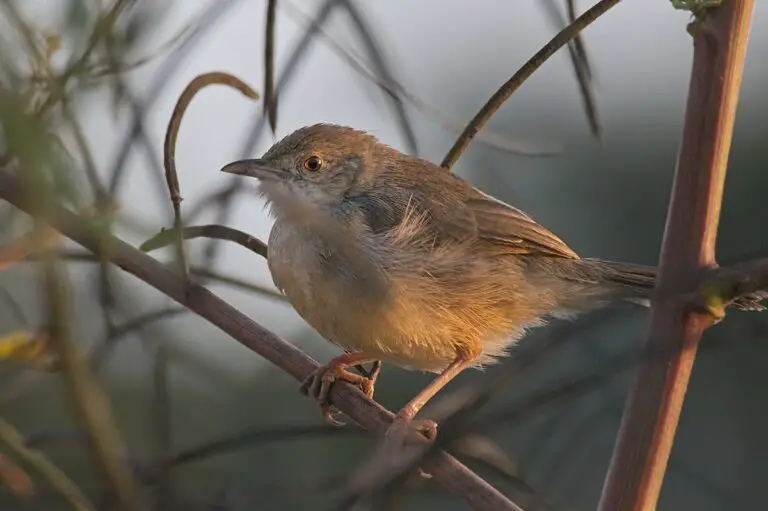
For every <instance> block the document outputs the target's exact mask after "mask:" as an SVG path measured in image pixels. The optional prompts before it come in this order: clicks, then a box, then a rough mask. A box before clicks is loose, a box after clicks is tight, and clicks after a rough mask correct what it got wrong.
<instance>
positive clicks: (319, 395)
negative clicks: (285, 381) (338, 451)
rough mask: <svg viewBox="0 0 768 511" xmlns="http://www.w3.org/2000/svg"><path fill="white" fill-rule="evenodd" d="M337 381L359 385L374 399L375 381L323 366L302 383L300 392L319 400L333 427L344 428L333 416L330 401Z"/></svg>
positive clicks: (324, 414)
mask: <svg viewBox="0 0 768 511" xmlns="http://www.w3.org/2000/svg"><path fill="white" fill-rule="evenodd" d="M337 380H342V381H346V382H348V383H351V384H353V385H357V386H358V387H360V389H361V390H362V391H363V393H365V395H366V396H368V397H369V398H372V397H373V391H374V384H375V381H374V380H371V379H369V378H366V377H365V376H361V375H359V374H355V373H351V372H349V371H347V370H346V369H344V368H343V367H339V366H335V367H333V366H332V367H328V366H322V367H319V368H317V369H316V370H315V371H314V372H313V373H312V374H310V375H309V376H307V378H306V379H305V380H304V381H303V382H302V384H301V386H300V387H299V392H301V393H302V394H304V395H306V396H309V397H313V398H315V399H317V401H318V404H319V405H320V410H321V411H322V413H323V417H324V419H325V421H326V422H327V423H329V424H331V425H332V426H343V425H344V423H343V422H340V421H338V420H337V419H336V418H335V417H334V416H333V415H334V411H333V408H332V406H331V402H330V400H329V394H330V391H331V386H332V385H333V384H334V382H336V381H337Z"/></svg>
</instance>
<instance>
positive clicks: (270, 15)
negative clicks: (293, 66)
mask: <svg viewBox="0 0 768 511" xmlns="http://www.w3.org/2000/svg"><path fill="white" fill-rule="evenodd" d="M276 15H277V0H268V2H267V22H266V23H267V26H266V29H265V30H264V38H265V41H264V111H265V112H266V114H267V116H268V118H269V128H270V129H271V130H272V133H275V131H276V130H277V95H276V93H275V18H276Z"/></svg>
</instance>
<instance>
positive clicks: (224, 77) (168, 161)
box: [163, 71, 259, 275]
mask: <svg viewBox="0 0 768 511" xmlns="http://www.w3.org/2000/svg"><path fill="white" fill-rule="evenodd" d="M216 84H218V85H226V86H228V87H232V88H233V89H236V90H238V91H240V92H241V93H242V94H243V95H244V96H246V97H248V98H251V99H254V100H256V99H259V95H258V93H256V91H255V90H253V89H252V88H251V87H250V86H249V85H248V84H246V83H245V82H243V81H242V80H241V79H240V78H237V77H236V76H233V75H231V74H229V73H224V72H220V71H214V72H210V73H204V74H201V75H198V76H196V77H195V78H194V79H193V80H192V81H191V82H189V84H188V85H187V86H186V87H185V88H184V90H183V91H182V93H181V95H180V96H179V99H178V101H177V102H176V106H175V107H174V109H173V113H172V114H171V119H170V120H169V121H168V129H167V130H166V132H165V143H164V144H163V166H164V167H165V181H166V184H167V185H168V192H169V193H170V195H171V204H172V206H173V226H174V232H176V233H177V234H178V237H177V239H176V250H177V252H176V255H177V259H178V263H179V266H180V267H181V271H182V273H183V274H184V275H186V274H187V272H188V271H189V265H188V263H187V257H186V254H185V252H184V238H183V236H181V233H182V230H181V229H182V225H181V201H182V197H181V189H180V186H179V175H178V172H177V171H176V139H177V138H178V136H179V128H180V127H181V121H182V119H183V118H184V113H185V112H186V111H187V107H188V106H189V104H190V102H191V101H192V99H193V98H194V97H195V95H196V94H197V93H198V92H200V91H201V90H202V89H204V88H205V87H207V86H209V85H216Z"/></svg>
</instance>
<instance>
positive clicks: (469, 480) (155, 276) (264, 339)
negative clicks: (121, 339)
mask: <svg viewBox="0 0 768 511" xmlns="http://www.w3.org/2000/svg"><path fill="white" fill-rule="evenodd" d="M0 198H3V199H5V200H7V201H8V202H10V203H11V204H13V205H15V206H16V207H18V208H19V209H22V210H24V211H26V212H27V213H33V209H32V208H31V207H30V204H29V203H28V200H27V197H26V194H25V193H24V189H23V186H22V185H21V182H20V180H19V179H17V178H15V177H14V176H12V175H10V174H9V173H8V172H6V171H0ZM49 211H50V212H51V213H52V214H51V222H52V223H53V226H54V227H55V228H56V229H58V230H59V231H60V232H61V233H62V234H64V235H65V236H67V237H69V238H70V239H72V240H73V241H75V242H77V243H79V244H80V245H82V246H83V247H85V248H87V249H88V250H91V251H93V250H97V249H98V247H99V246H100V245H99V244H100V241H99V238H98V235H97V234H96V233H94V232H93V231H92V230H91V229H90V228H89V227H88V222H87V221H86V220H85V219H83V218H82V217H80V216H79V215H76V214H74V213H72V212H70V211H69V210H67V209H65V208H63V207H60V206H56V205H49ZM109 243H110V246H111V248H112V250H110V253H109V256H110V260H111V261H112V263H113V264H115V265H117V266H118V267H120V268H122V269H123V270H125V271H126V272H128V273H131V274H132V275H134V276H136V277H138V278H139V279H141V280H143V281H144V282H146V283H147V284H149V285H151V286H152V287H154V288H155V289H157V290H158V291H160V292H162V293H164V294H166V295H167V296H168V297H170V298H172V299H173V300H175V301H176V302H178V303H179V304H181V305H183V306H185V307H187V308H189V309H190V310H191V311H193V312H194V313H196V314H198V315H199V316H201V317H202V318H204V319H206V320H208V321H209V322H210V323H212V324H213V325H215V326H217V327H218V328H220V329H221V330H222V331H224V332H225V333H227V334H228V335H230V336H231V337H232V338H234V339H235V340H237V341H239V342H240V343H242V344H243V345H244V346H246V347H247V348H249V349H251V350H252V351H254V352H256V353H257V354H259V355H261V356H262V357H264V358H266V359H267V360H269V361H270V362H272V363H273V364H275V365H276V366H278V367H279V368H281V369H282V370H283V371H285V372H287V373H288V374H290V375H291V376H292V377H293V378H295V379H297V380H299V381H302V380H304V379H305V378H306V377H307V376H308V375H309V374H310V373H312V372H313V371H314V370H315V369H317V367H318V363H317V362H316V361H315V360H313V359H312V358H310V357H309V356H307V355H306V354H305V353H304V352H302V351H301V350H299V349H298V348H297V347H295V346H293V345H292V344H289V343H288V342H286V341H284V340H282V339H280V338H279V337H277V336H276V335H274V334H273V333H271V332H269V331H268V330H265V329H264V328H263V327H261V326H260V325H258V324H256V323H255V322H254V321H252V320H251V319H249V318H248V317H247V316H245V315H244V314H242V313H241V312H240V311H238V310H237V309H235V308H234V307H232V306H231V305H229V304H227V303H226V302H224V301H223V300H221V299H220V298H218V297H217V296H216V295H214V294H213V293H211V292H210V291H208V290H207V289H205V288H204V287H202V286H200V285H197V284H194V283H192V284H187V285H185V283H184V281H183V280H182V279H181V278H180V277H179V276H178V275H176V274H175V273H174V272H172V271H170V270H169V269H168V268H166V267H165V266H164V265H162V264H161V263H159V262H157V261H155V260H154V259H152V258H151V257H149V256H148V255H146V254H144V253H142V252H140V251H139V250H137V249H135V248H133V247H131V246H130V245H128V244H127V243H125V242H123V241H121V240H119V239H117V238H115V237H110V240H109ZM331 400H332V402H333V403H334V406H336V407H338V408H339V409H340V410H341V411H342V412H344V413H345V414H346V415H347V416H349V417H350V418H351V419H352V420H354V421H355V422H356V423H358V424H359V425H360V426H361V427H363V428H364V429H366V430H369V431H372V432H375V433H377V434H382V435H383V434H384V432H385V431H386V429H387V428H388V427H389V425H390V424H391V422H392V417H393V415H392V413H391V412H389V411H388V410H386V409H385V408H383V407H382V406H381V405H379V404H378V403H376V402H375V401H372V400H370V399H368V398H367V397H366V396H365V395H364V394H363V393H362V392H361V391H360V390H359V389H357V388H355V387H353V386H352V385H348V384H346V383H343V382H340V383H339V384H336V385H333V387H332V389H331ZM425 469H426V470H428V471H429V473H430V474H432V476H433V477H434V479H435V481H436V482H438V483H439V484H441V485H442V486H443V487H444V488H445V489H446V490H447V491H449V492H450V493H452V494H454V495H456V496H457V497H460V498H462V499H464V500H465V501H467V502H468V503H469V504H470V505H471V506H472V507H473V508H474V509H481V510H488V511H503V510H518V509H519V508H518V506H516V505H515V504H514V503H513V502H511V501H510V500H509V499H508V498H506V497H505V496H504V495H503V494H502V493H500V492H499V491H498V490H496V489H495V488H493V487H492V486H491V485H490V484H488V483H487V482H486V481H484V480H483V479H481V478H480V477H479V476H478V475H476V474H475V473H474V472H472V471H471V470H469V469H468V468H467V467H466V466H464V465H463V464H461V463H460V462H459V461H458V460H456V459H455V458H454V457H452V456H451V455H449V454H448V453H446V452H440V453H438V454H437V455H436V456H434V457H433V458H432V459H430V460H428V461H427V462H426V463H425Z"/></svg>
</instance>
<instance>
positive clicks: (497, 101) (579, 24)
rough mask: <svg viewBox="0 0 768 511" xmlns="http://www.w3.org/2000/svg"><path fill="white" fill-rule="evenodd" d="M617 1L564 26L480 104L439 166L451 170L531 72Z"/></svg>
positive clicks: (602, 3)
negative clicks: (481, 106)
mask: <svg viewBox="0 0 768 511" xmlns="http://www.w3.org/2000/svg"><path fill="white" fill-rule="evenodd" d="M619 1H620V0H600V2H598V3H597V4H595V5H594V6H593V7H592V8H591V9H589V10H588V11H586V12H584V14H582V15H581V16H579V17H578V18H577V19H576V21H574V22H573V23H571V24H570V25H568V26H567V27H565V28H564V29H563V30H561V31H560V32H558V33H557V35H555V37H553V38H552V40H551V41H549V42H548V43H547V44H546V45H545V46H544V47H543V48H542V49H540V50H539V51H538V52H536V54H535V55H534V56H533V57H531V58H530V59H529V60H528V62H526V63H525V64H524V65H523V67H521V68H520V70H518V71H517V73H515V74H514V75H513V76H512V78H510V79H509V80H507V82H506V83H504V85H502V86H501V87H500V88H499V90H497V91H496V93H495V94H494V95H493V96H491V99H489V100H488V102H487V103H486V104H485V105H483V108H481V109H480V111H479V112H478V113H477V114H476V115H475V117H473V118H472V120H471V121H470V122H469V124H468V125H467V127H466V128H464V131H463V132H462V133H461V135H459V138H458V139H456V142H454V144H453V147H451V149H450V150H449V151H448V154H446V155H445V158H444V159H443V162H442V163H441V165H442V166H443V167H445V168H447V169H450V168H451V167H453V164H454V163H456V161H457V160H458V159H459V158H460V157H461V155H462V153H463V152H464V151H465V150H466V149H467V147H468V146H469V143H470V142H471V141H472V139H473V138H475V135H477V133H478V132H479V131H480V130H481V129H482V128H483V126H484V125H485V123H486V122H488V120H489V119H490V118H491V117H492V116H493V114H494V113H496V111H497V110H498V109H499V108H501V105H503V104H504V102H505V101H506V100H507V99H508V98H509V97H510V96H511V95H512V93H513V92H515V91H516V90H517V89H518V88H519V87H520V86H521V85H522V84H523V82H525V80H527V79H528V78H529V77H530V76H531V75H532V74H533V72H534V71H536V70H537V69H538V68H539V67H541V65H542V64H544V62H546V61H547V60H548V59H549V58H550V57H551V56H552V55H554V54H555V52H556V51H557V50H559V49H560V48H562V47H563V46H565V45H566V44H568V42H569V41H571V40H572V39H573V38H574V37H576V36H577V35H578V34H579V32H581V31H582V30H584V29H585V28H586V27H588V26H589V25H590V24H592V22H594V21H595V20H596V19H597V18H599V17H600V16H602V15H603V14H605V12H606V11H608V9H610V8H611V7H613V6H614V5H616V4H617V3H619Z"/></svg>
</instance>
